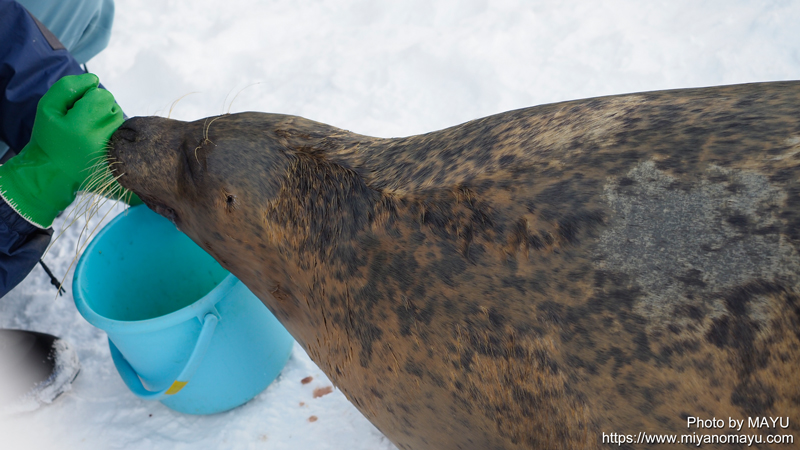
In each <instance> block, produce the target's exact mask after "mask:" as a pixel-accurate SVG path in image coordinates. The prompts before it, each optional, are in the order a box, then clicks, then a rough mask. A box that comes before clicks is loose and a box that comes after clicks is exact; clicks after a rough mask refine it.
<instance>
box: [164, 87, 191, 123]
mask: <svg viewBox="0 0 800 450" xmlns="http://www.w3.org/2000/svg"><path fill="white" fill-rule="evenodd" d="M197 93H198V92H197V91H192V92H189V93H186V94H183V95H181V96H180V97H178V99H177V100H175V101H174V102H172V105H170V107H169V112H168V113H167V119H169V118H170V117H172V109H173V108H175V105H177V104H178V102H180V101H181V100H183V99H184V98H185V97H188V96H190V95H192V94H197Z"/></svg>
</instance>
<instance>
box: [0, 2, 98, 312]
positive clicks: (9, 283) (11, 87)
mask: <svg viewBox="0 0 800 450" xmlns="http://www.w3.org/2000/svg"><path fill="white" fill-rule="evenodd" d="M81 73H83V70H82V69H81V67H80V65H79V64H78V63H77V62H76V61H75V59H74V58H73V57H72V56H71V55H70V53H69V52H68V51H67V50H66V49H65V48H64V46H63V45H61V43H60V42H59V41H58V39H57V38H56V37H55V36H54V35H53V34H52V33H50V31H48V30H47V28H46V27H45V26H44V25H42V24H41V23H39V22H38V20H36V19H35V18H34V17H33V16H32V15H30V14H29V13H28V11H27V10H26V9H25V8H23V7H22V6H21V5H20V4H19V3H17V2H15V1H11V0H0V91H2V97H0V140H2V141H3V142H5V143H6V144H8V146H9V147H10V148H11V150H12V151H14V152H15V153H19V151H20V150H21V149H22V148H23V147H24V146H25V145H26V144H27V143H28V141H29V140H30V138H31V130H32V129H33V119H34V118H35V117H36V105H37V104H38V103H39V99H40V98H42V95H44V93H45V92H47V90H48V89H49V88H50V86H52V85H53V83H55V82H56V81H58V80H59V79H60V78H61V77H63V76H65V75H77V74H81ZM52 233H53V231H52V230H51V229H49V230H42V229H39V228H37V227H34V226H33V225H31V224H29V223H27V222H26V221H25V220H24V219H23V218H22V217H20V216H19V215H18V214H17V213H16V212H15V211H14V210H13V209H11V207H9V206H8V205H7V204H6V203H5V202H3V201H2V200H1V199H0V297H2V296H3V295H5V294H6V293H7V292H8V291H10V290H11V289H13V288H14V286H16V285H17V284H18V283H19V282H20V281H22V280H23V279H24V278H25V277H26V276H27V275H28V273H29V272H30V271H31V270H32V269H33V267H34V266H35V265H36V263H37V262H38V261H39V258H41V256H42V254H43V253H44V251H45V249H46V248H47V244H48V243H49V242H50V237H51V235H52Z"/></svg>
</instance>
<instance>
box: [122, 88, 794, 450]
mask: <svg viewBox="0 0 800 450" xmlns="http://www.w3.org/2000/svg"><path fill="white" fill-rule="evenodd" d="M109 161H110V164H111V167H112V169H113V171H114V173H115V175H117V176H119V177H120V178H119V182H120V183H121V184H122V185H123V186H124V187H126V188H129V189H131V190H132V191H133V192H135V193H136V194H138V195H139V196H140V197H141V198H142V200H144V202H145V203H146V204H147V205H149V206H150V207H151V208H152V209H154V210H156V211H158V212H160V213H161V214H162V215H164V216H166V217H168V218H170V219H171V220H173V221H174V222H175V224H176V225H177V226H178V227H179V228H180V229H181V230H182V231H184V232H185V233H186V234H188V235H189V236H190V237H191V238H192V239H193V240H194V241H195V242H197V243H198V244H199V245H200V246H202V247H203V248H204V249H205V250H206V251H208V252H209V253H210V254H211V255H213V256H214V258H216V259H217V260H218V261H219V262H220V263H221V264H222V265H223V266H224V267H225V268H227V269H228V270H230V271H231V272H232V273H233V274H235V275H236V276H237V277H238V278H239V279H240V280H241V281H243V282H244V283H245V284H246V285H247V286H248V287H249V288H250V289H251V290H252V291H253V292H254V293H255V294H256V295H257V296H258V297H259V298H260V299H261V300H262V301H263V302H264V304H265V305H266V306H267V307H268V308H269V309H270V310H271V311H272V312H273V313H274V314H275V315H276V317H278V319H279V320H280V321H281V322H282V323H283V324H284V325H285V326H286V328H287V329H288V330H289V332H290V333H291V334H292V335H293V336H294V337H295V338H296V339H297V341H298V342H299V343H300V345H301V346H302V347H303V348H304V349H305V350H306V351H307V352H308V354H309V356H310V357H311V358H312V359H313V360H314V361H315V362H316V363H317V364H318V365H319V367H320V368H321V369H322V370H323V371H325V373H326V374H327V375H328V376H329V377H330V379H331V380H332V381H333V383H334V384H335V385H336V386H337V388H338V389H340V390H341V391H342V392H343V393H344V394H345V395H346V397H347V398H348V399H349V400H350V401H351V402H352V403H353V404H354V405H355V406H356V407H357V408H358V409H359V410H360V411H361V412H362V413H363V414H364V415H365V416H366V417H367V418H368V419H369V420H370V421H372V423H374V424H375V426H377V427H378V429H380V430H381V431H382V432H383V433H384V434H385V435H386V436H387V437H388V438H389V439H390V440H391V441H392V442H394V443H395V444H396V445H397V446H398V447H399V448H400V449H531V448H541V449H553V450H555V449H571V450H574V449H595V448H605V446H606V445H608V444H611V443H614V444H615V445H618V444H624V445H627V448H650V445H649V443H651V442H653V443H654V442H656V441H650V440H649V439H654V436H655V439H671V438H670V436H672V438H676V439H677V441H676V442H677V443H684V444H693V445H696V444H697V443H698V442H700V443H702V444H703V445H704V447H706V448H709V447H710V448H729V447H728V445H727V444H730V443H738V442H740V441H739V439H748V438H750V439H751V442H752V439H754V440H755V442H756V443H758V442H759V440H761V442H764V443H766V442H783V443H784V444H791V445H789V446H787V448H792V447H793V448H798V447H797V445H798V444H797V443H796V441H794V439H797V438H800V436H798V432H799V431H800V426H799V424H800V422H799V421H800V383H798V381H797V373H798V371H800V284H799V283H800V253H798V244H800V82H774V83H763V84H745V85H735V86H724V87H712V88H703V89H686V90H671V91H661V92H648V93H639V94H630V95H619V96H610V97H602V98H594V99H588V100H579V101H570V102H565V103H557V104H550V105H543V106H538V107H532V108H527V109H520V110H516V111H510V112H506V113H502V114H498V115H494V116H490V117H486V118H483V119H479V120H474V121H471V122H467V123H464V124H462V125H459V126H455V127H452V128H447V129H445V130H441V131H436V132H432V133H427V134H422V135H418V136H411V137H404V138H396V139H381V138H373V137H367V136H362V135H358V134H355V133H351V132H348V131H345V130H341V129H338V128H335V127H332V126H329V125H325V124H322V123H318V122H314V121H311V120H307V119H304V118H300V117H294V116H287V115H279V114H262V113H242V114H230V115H222V116H217V117H212V118H206V119H203V120H199V121H195V122H188V123H187V122H179V121H175V120H168V119H163V118H157V117H142V118H132V119H130V120H128V121H127V122H125V123H124V124H123V125H122V127H121V128H120V129H119V130H118V131H117V132H116V133H115V134H114V135H113V137H112V139H111V142H110V151H109ZM763 418H768V419H769V420H770V421H769V423H770V426H769V427H760V428H757V427H754V426H752V425H754V424H755V422H751V420H759V421H760V420H761V419H763ZM778 418H780V420H781V421H782V422H780V421H778V422H775V421H773V420H772V419H776V420H777V419H778ZM720 420H722V421H723V422H724V426H722V427H716V425H718V424H719V423H720ZM729 420H736V421H740V420H741V421H743V424H744V425H743V426H742V427H740V428H738V429H737V428H734V429H731V428H728V426H729ZM736 423H738V422H736ZM776 423H780V425H779V426H775V427H774V428H773V425H775V424H776ZM762 425H763V423H762ZM784 425H785V426H784ZM748 426H751V427H750V428H748ZM661 435H663V437H661ZM768 439H771V440H768ZM667 442H669V441H667ZM741 442H744V441H741ZM717 444H718V445H717Z"/></svg>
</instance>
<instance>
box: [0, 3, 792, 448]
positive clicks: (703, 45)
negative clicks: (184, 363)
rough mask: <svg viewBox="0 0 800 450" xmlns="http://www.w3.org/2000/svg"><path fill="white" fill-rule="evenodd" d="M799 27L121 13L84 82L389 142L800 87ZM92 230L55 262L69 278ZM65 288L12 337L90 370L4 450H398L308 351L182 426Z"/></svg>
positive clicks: (281, 10)
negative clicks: (668, 100) (694, 97)
mask: <svg viewBox="0 0 800 450" xmlns="http://www.w3.org/2000/svg"><path fill="white" fill-rule="evenodd" d="M797 23H800V2H796V1H795V2H793V1H777V0H776V1H764V2H749V1H743V0H739V1H736V0H713V1H711V0H710V1H705V2H696V1H689V0H674V1H669V2H663V1H662V2H637V1H634V0H611V1H604V2H586V1H578V0H568V1H536V2H533V1H530V0H495V1H491V2H489V1H483V0H460V1H456V0H406V1H403V2H399V1H397V2H376V1H369V0H291V1H289V0H275V1H269V2H265V1H258V0H226V1H208V0H206V1H195V2H188V1H183V2H181V1H175V0H121V1H118V2H117V15H116V23H115V26H114V33H113V35H112V40H111V43H110V45H109V46H108V48H107V49H106V50H105V51H104V52H103V53H101V54H100V55H99V56H98V57H96V58H95V59H94V60H92V61H90V62H89V69H90V70H91V71H93V72H95V73H97V74H99V75H100V79H101V80H102V82H103V83H104V84H105V86H106V87H107V88H108V89H109V90H110V91H111V92H112V93H114V95H115V96H116V98H117V100H118V102H119V103H120V104H121V105H122V107H123V109H124V110H125V111H126V112H127V114H128V115H130V116H133V115H151V114H158V115H164V116H166V115H168V114H170V110H171V117H173V118H177V119H181V120H195V119H199V118H202V117H206V116H209V115H216V114H220V113H223V112H226V111H231V112H238V111H247V110H256V111H266V112H276V113H285V114H297V115H301V116H304V117H307V118H310V119H313V120H317V121H321V122H325V123H329V124H331V125H335V126H338V127H340V128H345V129H349V130H352V131H355V132H358V133H362V134H367V135H374V136H382V137H392V136H406V135H412V134H418V133H422V132H427V131H432V130H436V129H441V128H444V127H447V126H451V125H456V124H458V123H462V122H465V121H467V120H470V119H474V118H478V117H482V116H486V115H489V114H493V113H498V112H502V111H506V110H510V109H515V108H521V107H526V106H532V105H537V104H542V103H550V102H557V101H562V100H570V99H577V98H585V97H593V96H600V95H610V94H620V93H628V92H637V91H647V90H658V89H673V88H684V87H698V86H712V85H720V84H733V83H745V82H755V81H772V80H788V79H798V78H800V35H798V33H797V31H796V30H797V27H796V24H797ZM179 99H180V100H179ZM178 100H179V101H178ZM173 104H174V105H173ZM106 210H108V208H106ZM120 211H122V208H121V207H119V206H116V207H113V208H111V209H110V213H109V215H108V217H107V218H106V220H108V218H110V217H111V216H113V215H115V214H117V213H119V212H120ZM97 222H98V221H97V219H95V220H94V221H93V222H92V226H94V225H95V224H96V223H97ZM61 226H62V225H61V223H58V224H57V225H56V230H57V231H58V230H59V227H61ZM81 227H82V223H81V222H79V223H78V224H76V225H74V226H73V227H71V228H70V229H68V230H67V231H66V232H65V234H64V236H62V237H61V238H60V239H59V240H58V241H57V242H56V244H55V245H54V247H53V249H52V250H51V251H50V253H49V254H48V255H47V256H46V258H45V260H46V262H47V263H48V264H49V265H50V266H51V268H52V269H53V271H54V272H55V273H56V274H57V275H59V276H61V275H63V274H64V273H66V272H67V270H68V268H69V267H70V265H71V263H72V262H73V258H74V256H75V248H76V242H77V240H78V237H79V233H80V229H81ZM120 276H124V274H120ZM66 286H67V288H68V289H67V294H66V295H64V296H63V297H57V298H56V297H55V289H54V288H53V287H52V286H51V285H50V283H49V280H48V278H47V277H46V276H45V274H44V272H43V271H42V270H41V269H39V268H36V269H34V270H33V272H32V273H31V274H30V275H29V276H28V277H27V278H26V279H25V280H24V281H23V282H22V283H21V284H20V285H19V286H18V287H17V288H16V289H14V290H13V291H12V292H11V293H9V294H8V295H7V296H6V297H5V298H3V299H2V300H1V301H0V327H6V328H25V329H34V330H38V331H44V332H49V333H52V334H55V335H58V336H60V337H62V338H64V339H65V340H67V341H68V342H69V343H70V344H71V345H72V347H73V348H74V349H75V350H76V351H77V353H78V356H79V358H80V361H81V365H82V371H81V374H80V375H79V376H78V378H77V379H76V381H75V383H74V385H73V388H72V390H71V391H70V392H68V393H66V394H64V395H62V396H61V397H60V398H58V399H57V400H56V401H55V402H53V403H52V404H51V405H47V406H45V407H42V408H39V409H38V410H36V411H34V412H32V413H26V414H23V415H19V416H15V417H11V418H2V419H0V436H2V437H0V446H2V447H3V448H14V449H18V448H19V449H29V448H30V449H38V448H65V449H72V448H80V449H114V448H125V449H131V450H134V449H189V448H191V449H193V450H198V449H218V448H226V449H227V448H230V449H251V448H252V449H289V448H291V449H345V448H346V449H351V448H352V449H391V448H394V447H393V446H392V445H391V444H390V443H389V442H388V440H386V438H385V437H383V436H382V435H381V433H380V432H379V431H378V430H376V429H375V428H374V427H373V426H372V425H371V424H370V423H369V422H368V421H367V420H366V419H364V418H363V417H362V416H361V415H360V414H359V412H358V411H357V410H356V409H355V408H354V407H353V406H351V405H350V404H349V403H348V402H347V400H346V399H345V398H344V396H343V395H342V394H341V392H339V391H338V390H334V391H333V393H331V394H328V395H325V396H322V397H319V398H313V391H314V389H316V388H324V387H327V386H330V382H329V381H328V380H327V378H325V376H324V374H323V373H322V372H321V371H320V370H319V369H318V368H317V367H316V366H315V365H314V364H313V363H312V362H311V361H310V360H309V358H308V356H307V355H306V354H305V353H304V352H303V351H302V350H301V349H300V348H299V347H298V346H295V348H294V351H293V354H292V357H291V359H290V360H289V363H288V364H287V366H286V368H285V369H284V371H283V373H282V375H281V376H280V378H279V379H278V380H277V381H276V382H274V383H273V384H272V385H271V386H270V387H269V388H268V389H267V390H266V391H264V392H263V393H262V394H260V395H259V396H257V397H256V398H255V399H254V400H253V401H251V402H249V403H248V404H246V405H244V406H242V407H240V408H237V409H235V410H233V411H230V412H226V413H222V414H217V415H213V416H204V417H197V416H187V415H183V414H180V413H176V412H173V411H171V410H170V409H168V408H166V407H165V406H163V405H161V404H160V403H157V402H146V401H142V400H139V399H137V398H136V397H135V396H134V395H133V394H131V393H130V392H129V391H128V390H127V388H126V387H125V385H124V384H123V383H122V381H121V379H120V378H119V376H118V375H117V373H116V370H115V369H114V366H113V364H112V362H111V358H110V355H109V350H108V346H107V343H106V338H105V334H104V333H103V332H102V331H100V330H98V329H95V328H93V327H92V326H91V325H89V324H88V323H86V321H84V320H83V318H81V317H80V315H79V314H78V312H77V311H76V309H75V306H74V303H73V299H72V296H71V291H72V289H71V286H72V273H71V271H70V272H69V273H68V275H67V276H66ZM307 376H311V377H313V381H312V382H311V383H308V384H306V385H303V384H302V383H301V382H300V380H301V379H303V378H305V377H307ZM301 404H302V406H301ZM311 416H316V417H317V418H318V420H316V421H313V422H311V421H309V418H310V417H311ZM6 444H8V445H6Z"/></svg>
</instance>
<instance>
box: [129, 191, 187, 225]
mask: <svg viewBox="0 0 800 450" xmlns="http://www.w3.org/2000/svg"><path fill="white" fill-rule="evenodd" d="M139 198H141V199H142V201H143V202H144V204H145V205H147V207H148V208H150V209H152V210H153V211H155V212H156V213H157V214H159V215H161V216H163V217H165V218H167V219H169V221H170V222H172V223H173V224H174V225H175V226H176V227H178V228H180V225H179V224H180V218H179V217H178V213H176V212H175V210H174V209H172V208H170V207H169V206H167V205H165V204H163V203H161V202H159V201H158V200H156V199H154V198H153V197H150V196H147V195H140V196H139Z"/></svg>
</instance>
